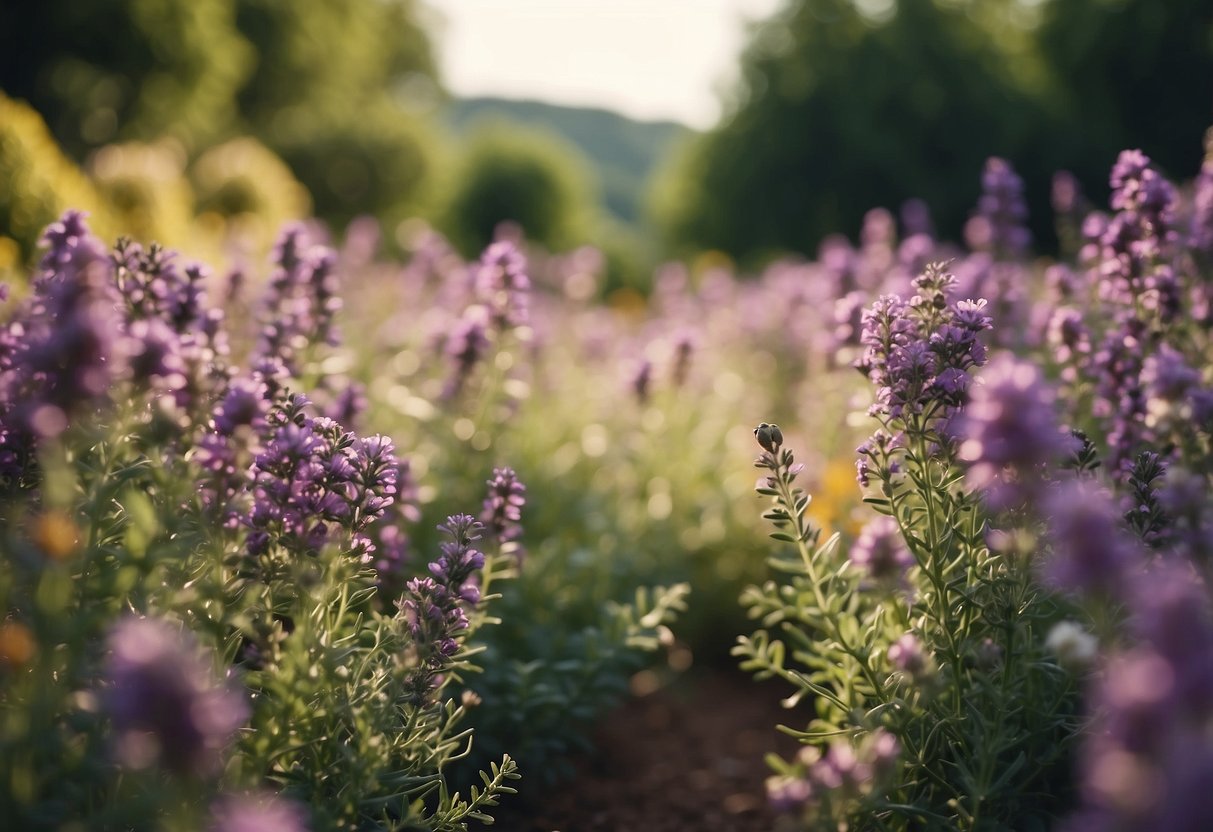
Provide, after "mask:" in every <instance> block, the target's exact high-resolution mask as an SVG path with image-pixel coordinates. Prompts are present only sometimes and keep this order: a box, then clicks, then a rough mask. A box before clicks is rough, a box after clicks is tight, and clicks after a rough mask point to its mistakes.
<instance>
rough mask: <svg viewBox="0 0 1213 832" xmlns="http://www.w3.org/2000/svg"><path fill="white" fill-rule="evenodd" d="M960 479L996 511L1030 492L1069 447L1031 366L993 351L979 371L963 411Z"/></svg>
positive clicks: (1037, 373) (1048, 394)
mask: <svg viewBox="0 0 1213 832" xmlns="http://www.w3.org/2000/svg"><path fill="white" fill-rule="evenodd" d="M963 433H964V437H965V438H964V441H963V442H962V444H961V446H960V457H961V459H963V460H966V461H967V462H969V463H970V466H969V470H968V473H967V477H966V480H967V482H968V484H969V486H970V487H972V488H974V489H977V490H980V491H982V492H983V496H984V499H985V502H986V504H987V505H989V506H990V507H991V508H992V509H994V510H996V511H998V510H1002V509H1008V508H1012V507H1014V506H1016V505H1019V504H1021V503H1023V502H1024V501H1025V500H1027V499H1029V498H1031V497H1032V496H1034V494H1035V492H1036V491H1037V490H1038V489H1039V487H1040V485H1041V483H1042V482H1043V480H1044V476H1045V474H1046V473H1047V469H1048V468H1049V466H1050V465H1052V464H1055V463H1057V462H1060V461H1061V460H1062V459H1063V458H1064V457H1065V456H1066V454H1067V453H1069V452H1071V451H1072V450H1073V441H1072V439H1071V438H1070V437H1069V436H1068V435H1066V434H1063V433H1062V432H1061V430H1060V429H1059V428H1058V426H1057V421H1056V417H1055V415H1054V412H1053V391H1052V389H1051V388H1049V387H1048V386H1047V385H1046V384H1045V383H1044V380H1043V379H1042V378H1041V375H1040V371H1039V370H1038V369H1037V368H1036V367H1035V366H1034V365H1033V364H1029V363H1027V362H1024V361H1020V360H1018V359H1016V358H1013V357H1011V356H1010V355H1007V354H1003V355H999V356H998V357H997V358H996V359H995V360H994V361H992V362H990V364H989V365H987V366H986V368H985V369H984V370H983V371H982V374H981V376H980V379H979V382H978V384H976V385H975V386H974V387H973V390H972V391H971V393H970V396H969V403H968V405H967V407H966V408H965V411H964V431H963Z"/></svg>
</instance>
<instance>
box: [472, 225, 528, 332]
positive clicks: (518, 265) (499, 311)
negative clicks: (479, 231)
mask: <svg viewBox="0 0 1213 832" xmlns="http://www.w3.org/2000/svg"><path fill="white" fill-rule="evenodd" d="M474 279H475V285H476V294H477V296H478V297H479V298H481V299H482V302H483V303H484V304H485V305H486V306H487V307H488V309H489V310H490V319H491V321H492V323H493V326H495V327H496V328H497V329H502V330H504V329H509V328H511V327H515V326H521V325H522V324H525V323H527V313H528V310H527V297H528V294H529V292H530V288H531V279H530V277H528V276H527V262H526V256H525V255H523V253H522V252H521V251H519V249H518V246H517V245H515V244H514V243H513V242H511V241H509V240H503V241H499V242H496V243H492V244H491V245H490V246H489V247H488V248H486V249H485V250H484V253H483V254H482V255H481V257H480V262H479V264H477V266H476V272H475V278H474Z"/></svg>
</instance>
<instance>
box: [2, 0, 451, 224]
mask: <svg viewBox="0 0 1213 832" xmlns="http://www.w3.org/2000/svg"><path fill="white" fill-rule="evenodd" d="M423 23H424V20H423V12H422V10H421V6H420V3H419V2H418V0H292V2H289V3H283V2H277V0H190V2H180V0H90V2H75V1H74V0H44V1H42V2H36V3H35V2H31V3H25V2H15V3H4V4H0V89H3V90H4V91H5V92H7V93H8V94H9V95H10V96H13V97H15V98H19V99H24V100H27V101H28V102H29V103H30V104H31V105H32V106H33V107H34V108H35V109H36V110H38V112H40V113H41V114H42V115H43V117H44V118H45V119H46V121H47V123H48V125H49V126H50V128H51V131H52V132H53V133H54V135H55V137H56V138H57V140H58V141H59V142H60V143H61V144H62V146H63V147H64V148H65V149H66V150H67V151H68V152H69V153H70V154H71V155H73V156H74V157H75V158H77V159H83V158H84V156H85V155H86V154H88V153H89V152H90V151H92V150H94V149H96V148H97V147H99V146H101V145H104V144H107V143H110V142H114V141H129V140H151V139H155V138H159V137H161V136H164V135H171V136H173V137H175V138H177V139H178V140H180V141H181V143H182V144H183V146H185V147H186V148H187V149H188V150H189V151H190V152H191V154H197V153H200V152H202V151H203V150H205V149H206V148H207V147H208V146H211V145H214V144H215V143H217V142H219V141H222V140H225V139H229V138H231V137H233V136H237V135H242V134H250V135H253V136H255V137H256V138H257V139H259V140H260V141H261V142H262V143H264V144H265V145H266V146H267V147H269V148H270V149H271V150H273V151H274V152H275V153H277V154H279V155H281V156H282V157H284V158H285V159H286V160H287V161H288V163H289V164H290V165H291V167H292V168H293V169H294V172H295V175H296V176H298V177H299V179H300V181H302V182H303V184H304V185H305V186H307V188H308V189H309V190H310V191H311V192H312V194H313V195H314V197H315V202H316V210H317V213H318V214H319V215H320V216H322V217H323V218H325V219H329V220H331V221H333V222H334V223H341V222H344V221H345V220H347V219H348V218H349V217H350V216H352V215H353V214H355V213H359V212H367V213H376V214H378V215H380V216H397V215H399V214H401V213H403V212H404V211H405V210H407V209H408V208H409V207H411V206H412V205H413V204H415V201H416V199H417V198H418V195H419V194H420V192H421V189H422V186H423V184H424V181H425V179H426V177H427V176H428V174H429V172H430V168H431V167H432V164H431V158H430V156H431V148H430V139H429V137H428V136H427V135H426V133H425V130H424V128H423V126H422V123H423V122H424V121H425V117H424V115H425V111H426V110H428V109H432V108H433V106H434V105H435V104H436V103H437V102H438V100H439V98H440V96H441V90H440V88H439V87H438V84H437V81H436V70H435V62H434V55H433V51H432V49H431V46H430V42H429V39H428V36H427V35H426V32H425V28H424V25H423ZM354 203H357V204H358V207H357V208H356V207H355V205H354Z"/></svg>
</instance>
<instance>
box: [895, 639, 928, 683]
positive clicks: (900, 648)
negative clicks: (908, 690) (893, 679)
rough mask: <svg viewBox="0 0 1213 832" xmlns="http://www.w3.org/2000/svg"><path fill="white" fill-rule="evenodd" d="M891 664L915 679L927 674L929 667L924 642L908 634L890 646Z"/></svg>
mask: <svg viewBox="0 0 1213 832" xmlns="http://www.w3.org/2000/svg"><path fill="white" fill-rule="evenodd" d="M889 663H890V664H892V665H893V667H894V668H895V669H897V670H900V671H901V672H902V673H905V674H907V675H909V676H910V677H911V678H914V679H917V678H919V677H921V676H922V675H923V674H925V673H926V671H927V668H928V666H929V660H928V659H927V655H926V652H925V651H924V650H923V647H922V642H921V641H919V640H918V637H917V636H916V635H914V634H913V633H906V634H905V635H903V636H902V637H901V638H899V639H897V641H895V642H893V643H892V644H891V645H889Z"/></svg>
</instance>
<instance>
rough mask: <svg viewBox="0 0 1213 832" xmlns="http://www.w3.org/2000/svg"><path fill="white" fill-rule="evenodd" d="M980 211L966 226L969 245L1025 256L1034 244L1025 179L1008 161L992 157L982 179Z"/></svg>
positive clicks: (978, 203)
mask: <svg viewBox="0 0 1213 832" xmlns="http://www.w3.org/2000/svg"><path fill="white" fill-rule="evenodd" d="M981 189H982V194H981V198H980V199H979V200H978V202H977V211H976V213H975V214H974V215H973V217H972V218H971V219H970V220H969V222H968V224H967V225H966V226H965V242H966V243H968V245H969V247H970V248H971V249H973V250H974V251H990V252H994V253H996V254H1001V255H1004V256H1008V257H1018V256H1021V255H1022V254H1023V253H1024V252H1025V251H1026V250H1027V248H1028V245H1029V244H1030V243H1031V241H1032V235H1031V233H1030V232H1029V231H1028V229H1027V226H1026V221H1027V218H1028V206H1027V203H1026V202H1025V201H1024V198H1023V180H1022V179H1020V178H1019V175H1018V174H1016V173H1015V171H1014V169H1012V167H1011V165H1010V164H1009V163H1008V162H1007V161H1006V160H1004V159H999V158H990V159H988V160H987V161H986V167H985V170H984V172H983V173H982V176H981Z"/></svg>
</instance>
